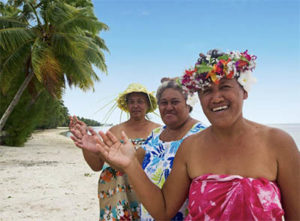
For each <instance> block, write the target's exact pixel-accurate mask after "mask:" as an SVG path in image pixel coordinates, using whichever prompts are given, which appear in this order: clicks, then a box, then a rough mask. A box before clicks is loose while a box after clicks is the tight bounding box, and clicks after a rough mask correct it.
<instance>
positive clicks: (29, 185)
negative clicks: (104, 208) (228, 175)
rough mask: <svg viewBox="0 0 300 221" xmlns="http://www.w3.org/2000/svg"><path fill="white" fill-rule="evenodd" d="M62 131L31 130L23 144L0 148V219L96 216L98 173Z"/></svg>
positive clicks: (82, 218)
mask: <svg viewBox="0 0 300 221" xmlns="http://www.w3.org/2000/svg"><path fill="white" fill-rule="evenodd" d="M63 131H67V128H60V129H51V130H44V131H37V132H35V133H34V134H33V135H32V137H31V138H30V139H29V140H28V142H27V143H26V144H25V146H24V147H7V146H0V177H1V179H0V220H1V221H4V220H5V221H8V220H14V221H15V220H43V221H44V220H98V219H99V206H98V197H97V182H98V177H99V172H93V171H92V170H91V169H90V168H89V166H88V165H87V164H86V163H85V161H84V159H83V156H82V153H81V150H80V149H79V148H77V147H76V146H75V145H74V144H73V142H72V141H71V139H70V138H67V137H65V136H63V135H60V133H61V132H63Z"/></svg>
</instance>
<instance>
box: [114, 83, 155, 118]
mask: <svg viewBox="0 0 300 221" xmlns="http://www.w3.org/2000/svg"><path fill="white" fill-rule="evenodd" d="M131 93H144V94H146V95H147V97H148V100H149V104H150V105H149V109H148V110H147V113H149V112H153V111H154V110H155V109H156V107H157V103H156V98H155V96H154V95H153V92H149V91H147V89H146V87H144V86H143V85H141V84H139V83H132V84H130V85H129V86H128V87H127V89H126V90H125V91H123V92H122V93H120V94H119V96H118V98H117V104H118V107H119V108H120V109H121V110H123V111H125V112H129V110H128V106H127V95H129V94H131Z"/></svg>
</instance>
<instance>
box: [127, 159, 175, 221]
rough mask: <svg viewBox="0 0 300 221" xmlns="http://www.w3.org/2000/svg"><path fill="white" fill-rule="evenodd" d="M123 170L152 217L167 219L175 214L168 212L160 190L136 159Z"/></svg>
mask: <svg viewBox="0 0 300 221" xmlns="http://www.w3.org/2000/svg"><path fill="white" fill-rule="evenodd" d="M125 172H126V173H127V175H128V177H129V180H130V183H131V184H132V185H133V189H134V190H135V192H136V194H137V196H138V198H139V200H140V202H141V203H142V204H143V206H144V207H145V208H146V209H147V211H148V212H149V213H150V214H151V216H152V217H154V218H155V219H156V220H169V219H171V218H172V217H173V216H174V215H175V214H168V210H167V206H166V202H165V198H164V195H163V192H162V190H161V189H160V188H159V187H158V186H156V185H155V184H153V183H152V182H151V180H150V179H149V178H148V177H147V175H146V173H145V172H144V170H143V169H142V167H141V165H140V163H139V162H138V160H137V159H135V160H134V161H133V162H132V163H131V164H130V165H129V167H128V168H126V169H125Z"/></svg>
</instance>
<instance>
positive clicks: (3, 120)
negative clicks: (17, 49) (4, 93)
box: [0, 71, 34, 135]
mask: <svg viewBox="0 0 300 221" xmlns="http://www.w3.org/2000/svg"><path fill="white" fill-rule="evenodd" d="M33 76H34V73H33V72H32V71H31V72H29V75H28V76H27V77H26V78H25V80H24V81H23V83H22V85H21V86H20V88H19V90H18V91H17V93H16V95H15V97H14V99H13V100H12V101H11V102H10V104H9V106H8V108H7V109H6V111H5V112H4V114H3V115H2V117H1V120H0V135H1V133H2V129H3V127H4V125H5V123H6V121H7V119H8V117H9V115H10V114H11V112H12V111H13V109H14V108H15V106H16V105H17V104H18V102H19V100H20V98H21V96H22V94H23V92H24V90H25V89H26V88H27V86H28V84H29V82H30V81H31V79H32V77H33Z"/></svg>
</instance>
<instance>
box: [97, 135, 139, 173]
mask: <svg viewBox="0 0 300 221" xmlns="http://www.w3.org/2000/svg"><path fill="white" fill-rule="evenodd" d="M99 134H100V136H101V138H102V140H103V141H100V142H97V147H98V149H99V150H100V152H101V154H102V155H103V156H104V157H105V159H106V160H107V161H109V162H111V163H113V164H114V165H115V166H117V167H119V168H122V169H124V170H126V168H128V166H129V165H130V163H132V162H133V161H134V160H137V158H136V150H135V148H134V145H133V144H132V142H131V141H130V140H129V139H128V137H127V135H126V134H125V132H124V131H122V137H121V138H122V140H123V141H124V142H123V143H121V142H120V141H119V140H118V139H117V138H116V136H114V135H113V134H112V133H111V132H110V131H108V132H107V133H106V134H105V133H103V132H101V131H100V132H99Z"/></svg>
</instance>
